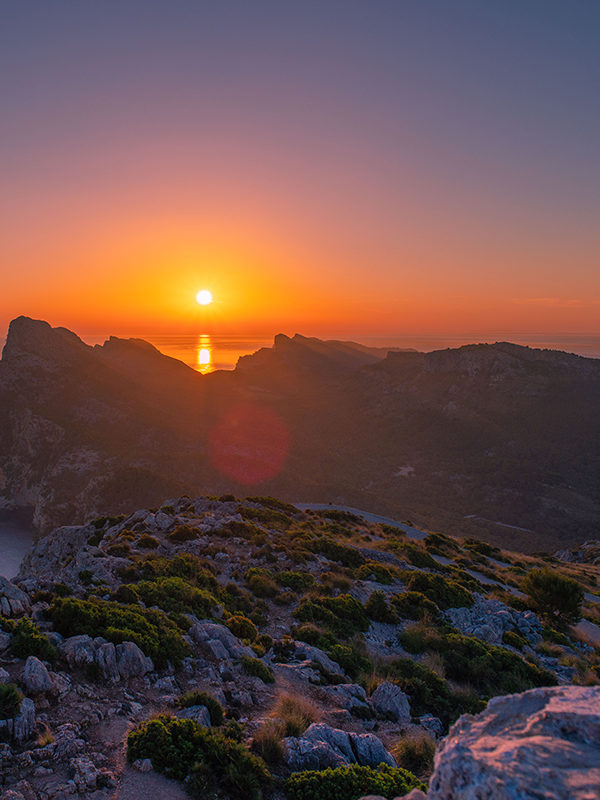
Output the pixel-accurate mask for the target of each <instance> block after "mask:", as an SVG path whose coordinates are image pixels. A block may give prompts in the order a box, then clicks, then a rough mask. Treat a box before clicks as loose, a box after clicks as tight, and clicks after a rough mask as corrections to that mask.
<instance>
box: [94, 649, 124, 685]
mask: <svg viewBox="0 0 600 800" xmlns="http://www.w3.org/2000/svg"><path fill="white" fill-rule="evenodd" d="M94 658H95V661H96V663H97V664H98V665H99V667H100V669H101V670H102V675H103V676H104V678H106V680H108V681H111V682H112V683H116V682H117V681H118V680H119V674H120V673H119V667H118V665H117V649H116V647H115V646H114V644H113V643H112V642H102V643H101V644H100V645H99V646H98V648H97V649H96V652H95V654H94Z"/></svg>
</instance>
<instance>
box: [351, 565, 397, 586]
mask: <svg viewBox="0 0 600 800" xmlns="http://www.w3.org/2000/svg"><path fill="white" fill-rule="evenodd" d="M356 577H357V578H360V580H361V581H369V580H370V581H376V582H377V583H383V584H386V585H389V584H390V583H393V582H394V575H393V574H392V571H391V570H390V569H389V567H386V566H385V565H384V564H379V563H377V561H367V562H366V564H363V565H362V567H360V568H359V570H358V572H357V573H356Z"/></svg>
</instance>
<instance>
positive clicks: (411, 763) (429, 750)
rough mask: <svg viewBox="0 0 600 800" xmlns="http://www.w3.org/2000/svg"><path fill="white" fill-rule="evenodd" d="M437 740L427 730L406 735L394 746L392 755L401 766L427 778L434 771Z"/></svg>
mask: <svg viewBox="0 0 600 800" xmlns="http://www.w3.org/2000/svg"><path fill="white" fill-rule="evenodd" d="M434 753H435V742H434V740H433V739H432V737H431V736H430V735H429V734H428V733H425V732H422V733H416V734H414V735H412V736H404V737H403V738H402V739H400V740H399V741H398V742H397V743H396V745H395V746H394V747H393V748H392V755H393V756H394V758H395V759H396V762H397V764H398V766H399V767H404V769H407V770H409V771H410V772H413V773H414V774H415V775H418V776H419V777H420V778H425V777H427V776H429V775H430V774H431V772H432V771H433V755H434Z"/></svg>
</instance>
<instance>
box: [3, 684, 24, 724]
mask: <svg viewBox="0 0 600 800" xmlns="http://www.w3.org/2000/svg"><path fill="white" fill-rule="evenodd" d="M22 699H23V695H22V694H21V692H20V691H19V690H18V689H17V687H16V686H15V685H14V683H0V719H13V718H14V717H16V716H17V714H18V713H19V707H20V705H21V700H22Z"/></svg>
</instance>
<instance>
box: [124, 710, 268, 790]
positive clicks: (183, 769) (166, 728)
mask: <svg viewBox="0 0 600 800" xmlns="http://www.w3.org/2000/svg"><path fill="white" fill-rule="evenodd" d="M140 758H141V759H144V758H149V759H150V760H151V762H152V766H153V768H154V769H155V770H156V771H157V772H161V773H163V774H165V775H167V776H168V777H170V778H175V779H176V780H180V781H184V780H185V781H186V787H187V789H188V791H189V793H190V794H191V795H192V797H195V798H198V800H209V798H216V797H217V796H219V797H222V796H225V797H228V798H231V800H261V798H262V796H263V789H264V788H266V787H267V786H268V785H269V783H270V782H271V776H270V773H269V771H268V769H267V767H266V765H265V763H264V762H263V761H262V759H260V758H258V757H257V756H255V755H253V754H252V753H250V752H248V750H247V749H246V748H245V747H244V745H243V744H241V743H240V742H237V741H235V740H234V739H232V738H230V737H229V736H226V735H225V734H224V733H221V732H218V731H214V730H212V729H210V728H203V727H202V726H201V725H198V723H197V722H194V721H193V720H190V719H175V718H174V717H169V716H166V715H161V716H159V717H156V718H154V719H151V720H149V721H147V722H143V723H142V724H141V725H139V726H138V727H137V728H136V729H135V730H134V731H132V732H131V733H130V734H129V736H128V737H127V759H128V760H129V761H130V762H133V761H136V760H137V759H140Z"/></svg>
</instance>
